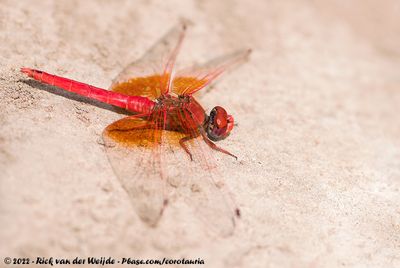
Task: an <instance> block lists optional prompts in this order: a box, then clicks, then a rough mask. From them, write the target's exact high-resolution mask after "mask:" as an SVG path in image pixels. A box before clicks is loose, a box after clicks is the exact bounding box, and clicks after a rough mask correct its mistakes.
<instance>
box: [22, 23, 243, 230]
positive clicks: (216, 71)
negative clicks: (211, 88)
mask: <svg viewBox="0 0 400 268" xmlns="http://www.w3.org/2000/svg"><path fill="white" fill-rule="evenodd" d="M185 31H186V25H185V24H180V25H178V26H176V27H174V28H173V29H172V30H170V31H169V32H168V33H167V34H166V35H165V36H164V37H163V38H162V39H161V40H160V41H159V42H157V43H156V44H155V45H154V46H153V47H152V48H151V49H150V50H148V51H147V52H146V53H145V54H144V56H143V57H142V58H140V59H139V60H136V61H134V62H133V63H131V64H129V65H128V66H127V67H126V68H125V69H124V70H123V71H122V72H121V73H119V74H118V76H117V77H116V78H115V79H114V80H113V83H112V85H111V87H110V90H105V89H102V88H98V87H94V86H91V85H88V84H84V83H81V82H77V81H74V80H71V79H68V78H64V77H60V76H57V75H53V74H49V73H46V72H43V71H39V70H35V69H30V68H21V72H23V73H25V74H27V75H28V76H30V77H32V78H33V79H35V80H38V81H40V82H42V83H45V84H49V85H52V86H57V87H60V88H62V89H64V90H67V91H70V92H74V93H76V94H79V95H82V96H85V97H88V98H91V99H95V100H97V101H100V102H104V103H107V104H111V105H114V106H117V107H120V108H124V109H126V110H128V111H129V112H132V113H133V115H131V116H128V117H125V118H123V119H120V120H118V121H116V122H114V123H112V124H111V125H109V126H108V127H107V128H106V129H105V130H104V132H103V139H104V142H105V146H106V151H107V155H108V157H109V160H110V163H111V165H112V167H113V169H114V172H115V173H116V175H117V177H118V178H119V179H120V181H121V183H122V185H123V187H124V188H125V190H126V191H127V193H128V195H129V196H130V198H131V200H132V201H133V205H134V207H135V208H136V211H137V213H138V215H139V216H140V218H141V219H142V220H144V221H145V222H146V223H148V224H150V225H156V224H157V222H158V221H159V219H160V216H161V215H162V213H163V211H164V208H165V206H166V204H167V200H168V195H169V194H168V192H167V190H166V189H167V187H168V188H172V189H173V188H181V187H177V186H178V185H181V184H184V185H186V186H189V187H186V188H188V189H190V190H189V193H186V194H187V199H188V200H189V203H190V204H192V205H193V207H194V208H195V209H196V210H197V211H198V212H199V214H200V215H201V216H202V218H203V219H206V220H207V221H208V222H210V221H212V225H213V226H212V227H213V228H214V229H216V230H217V231H218V232H221V233H222V234H230V233H231V232H232V231H233V228H234V226H235V219H236V218H237V217H239V216H240V212H239V209H238V208H237V207H236V206H235V205H234V202H233V201H232V198H231V197H230V195H229V191H227V190H225V191H224V190H223V188H225V189H226V187H219V186H218V183H217V182H216V178H217V177H218V173H217V171H214V170H215V168H216V162H217V161H216V160H215V158H214V156H213V153H212V152H211V151H218V152H221V153H223V154H226V155H229V156H231V157H234V158H237V157H236V156H235V155H234V154H232V153H230V152H229V151H227V150H225V149H223V148H221V147H219V146H217V145H216V144H215V143H214V142H215V141H219V140H222V139H225V138H226V137H227V136H228V135H229V134H230V132H231V131H232V129H233V127H234V119H233V117H232V115H229V114H228V113H227V112H226V110H225V109H224V108H222V107H220V106H216V107H214V108H213V109H212V110H211V112H210V114H209V115H207V114H206V112H205V109H204V108H203V107H202V106H201V105H200V104H199V103H198V102H197V101H196V99H195V97H194V96H193V94H194V93H196V92H198V91H199V90H201V89H203V88H205V87H206V86H208V85H209V84H210V83H211V82H213V81H214V80H215V79H216V78H217V77H219V76H220V75H221V74H222V73H224V72H226V71H227V70H230V69H232V68H233V67H235V66H237V65H239V64H240V63H243V62H244V61H246V60H247V58H248V56H249V54H250V50H241V51H237V52H234V53H232V54H229V55H227V56H223V57H219V58H217V59H215V60H212V61H210V62H208V63H206V64H203V65H199V66H193V67H190V68H186V69H182V70H179V71H176V72H175V68H174V67H175V61H176V58H177V55H178V52H179V50H180V48H181V45H182V41H183V39H184V36H185ZM179 148H181V149H183V150H178V149H179ZM210 149H211V150H210ZM185 154H186V156H185ZM184 157H186V158H188V159H189V161H187V163H185V165H182V158H184ZM190 160H191V161H190ZM166 182H168V183H166ZM182 195H184V196H185V193H182Z"/></svg>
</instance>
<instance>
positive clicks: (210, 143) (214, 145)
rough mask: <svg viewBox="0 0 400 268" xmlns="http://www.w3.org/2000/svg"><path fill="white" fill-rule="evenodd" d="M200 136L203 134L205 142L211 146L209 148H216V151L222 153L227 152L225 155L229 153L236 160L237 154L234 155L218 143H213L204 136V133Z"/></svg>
mask: <svg viewBox="0 0 400 268" xmlns="http://www.w3.org/2000/svg"><path fill="white" fill-rule="evenodd" d="M202 136H203V139H204V141H205V142H206V143H207V145H208V146H210V147H211V149H213V150H216V151H219V152H221V153H224V154H227V155H230V156H232V157H234V158H235V159H236V160H237V156H236V155H234V154H232V153H230V152H228V151H227V150H225V149H222V148H221V147H219V146H218V145H216V144H215V143H213V142H212V141H210V140H209V139H208V138H207V137H205V136H204V135H202Z"/></svg>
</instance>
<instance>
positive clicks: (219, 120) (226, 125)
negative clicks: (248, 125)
mask: <svg viewBox="0 0 400 268" xmlns="http://www.w3.org/2000/svg"><path fill="white" fill-rule="evenodd" d="M233 124H234V120H233V117H232V116H231V115H228V113H227V112H226V111H225V109H224V108H222V107H220V106H216V107H214V109H212V111H211V113H210V116H209V119H208V125H207V135H208V137H209V138H210V140H213V141H219V140H222V139H225V138H226V137H227V136H228V135H229V132H230V131H231V130H232V128H233Z"/></svg>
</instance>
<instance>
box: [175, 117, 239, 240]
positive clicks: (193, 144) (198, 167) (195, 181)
mask: <svg viewBox="0 0 400 268" xmlns="http://www.w3.org/2000/svg"><path fill="white" fill-rule="evenodd" d="M181 115H182V116H181V117H180V120H183V121H186V122H188V123H189V124H190V125H195V124H197V125H198V126H199V127H198V128H196V129H191V130H189V131H188V132H189V133H188V134H189V135H190V136H192V137H193V139H191V140H189V141H188V142H186V146H187V149H188V150H189V152H190V153H191V154H192V156H193V161H187V168H186V173H187V174H190V175H189V176H186V178H187V179H186V181H185V182H186V183H187V185H188V186H189V187H186V188H185V190H186V192H185V193H183V194H182V195H183V196H184V197H185V201H186V202H187V204H188V205H189V206H191V207H192V208H193V210H194V211H195V214H196V215H197V216H198V217H199V219H200V220H201V221H202V222H203V223H204V224H205V225H206V226H207V229H209V230H211V231H213V232H214V233H217V234H219V235H222V236H229V235H231V234H232V233H233V231H234V229H235V226H236V222H237V220H238V217H239V215H240V212H239V209H238V207H237V205H236V203H235V202H234V198H233V197H232V193H231V192H230V190H229V189H228V187H227V185H224V182H223V181H222V180H223V178H224V176H223V175H222V172H221V170H220V168H221V166H220V165H221V164H218V162H222V161H218V160H219V159H218V158H219V157H226V156H225V155H223V154H221V153H219V152H216V151H214V150H212V149H211V148H210V147H209V146H208V145H207V144H206V143H205V142H204V140H203V134H205V133H203V134H202V133H201V131H203V130H202V128H201V125H200V124H199V122H196V119H195V117H194V116H192V115H191V114H190V111H188V110H182V112H181ZM182 123H183V122H182ZM182 154H183V155H182ZM176 156H177V154H175V155H174V157H175V159H171V160H170V161H171V162H175V161H178V159H176ZM180 157H184V158H185V159H187V160H189V157H188V155H187V154H185V152H184V151H183V150H182V149H181V156H180Z"/></svg>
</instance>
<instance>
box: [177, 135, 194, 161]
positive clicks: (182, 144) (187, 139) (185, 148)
mask: <svg viewBox="0 0 400 268" xmlns="http://www.w3.org/2000/svg"><path fill="white" fill-rule="evenodd" d="M191 139H193V138H192V137H191V136H186V137H183V138H182V139H180V140H179V144H180V145H181V147H182V148H183V149H184V150H185V152H186V153H187V154H188V155H189V157H190V160H191V161H193V156H192V153H191V152H190V151H189V148H188V147H187V146H186V144H185V142H187V141H190V140H191Z"/></svg>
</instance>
